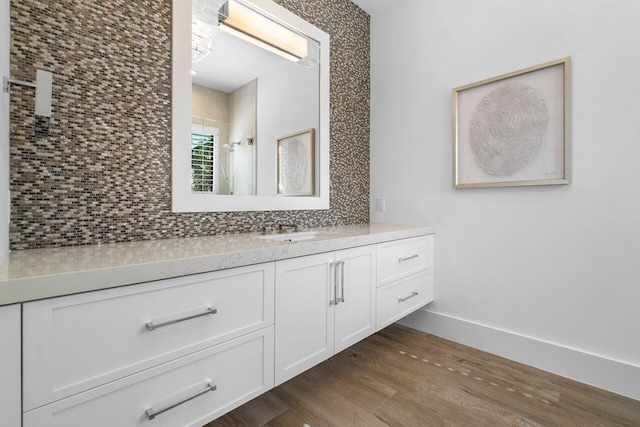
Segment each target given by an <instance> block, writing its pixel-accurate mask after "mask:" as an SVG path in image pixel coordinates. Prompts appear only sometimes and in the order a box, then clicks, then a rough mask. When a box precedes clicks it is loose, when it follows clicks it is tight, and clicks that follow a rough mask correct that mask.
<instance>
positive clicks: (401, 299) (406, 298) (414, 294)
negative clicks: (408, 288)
mask: <svg viewBox="0 0 640 427" xmlns="http://www.w3.org/2000/svg"><path fill="white" fill-rule="evenodd" d="M416 295H418V293H417V292H416V291H413V292H411V295H408V296H406V297H404V298H403V297H398V304H400V303H402V302H405V301H406V300H408V299H409V298H413V297H415V296H416Z"/></svg>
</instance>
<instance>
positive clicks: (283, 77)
mask: <svg viewBox="0 0 640 427" xmlns="http://www.w3.org/2000/svg"><path fill="white" fill-rule="evenodd" d="M319 73H320V67H319V66H318V65H316V66H313V67H305V66H302V65H300V64H298V63H295V62H287V63H286V64H285V65H283V66H281V67H280V68H278V69H277V70H276V71H275V72H270V73H268V74H266V75H264V76H261V77H260V78H258V139H257V148H258V158H259V159H260V164H259V165H258V194H260V195H265V196H266V195H275V194H276V193H277V184H276V181H277V170H276V164H277V159H276V142H277V140H278V138H282V137H283V136H286V135H290V134H292V133H296V132H300V131H303V130H306V129H310V128H314V129H315V130H316V144H315V148H316V159H318V152H319V151H318V148H319V144H318V143H317V141H318V140H319V131H320V129H319V121H320V104H319V102H318V100H319V99H320V86H319V85H318V81H319V77H318V76H319ZM264 165H267V166H264ZM316 176H317V175H316ZM316 181H319V180H318V179H316ZM318 185H319V182H316V190H317V187H318ZM316 194H317V193H316Z"/></svg>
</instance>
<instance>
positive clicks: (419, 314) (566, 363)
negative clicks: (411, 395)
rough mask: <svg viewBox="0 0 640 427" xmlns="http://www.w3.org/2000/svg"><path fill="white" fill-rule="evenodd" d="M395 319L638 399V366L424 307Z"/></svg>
mask: <svg viewBox="0 0 640 427" xmlns="http://www.w3.org/2000/svg"><path fill="white" fill-rule="evenodd" d="M398 323H400V324H401V325H405V326H408V327H410V328H413V329H417V330H419V331H423V332H426V333H429V334H432V335H435V336H438V337H441V338H444V339H447V340H450V341H455V342H457V343H460V344H464V345H467V346H470V347H474V348H477V349H480V350H483V351H486V352H488V353H492V354H496V355H498V356H502V357H505V358H507V359H511V360H515V361H516V362H520V363H524V364H526V365H529V366H533V367H536V368H539V369H542V370H545V371H548V372H552V373H554V374H557V375H561V376H563V377H567V378H571V379H573V380H576V381H580V382H582V383H586V384H590V385H593V386H595V387H598V388H601V389H604V390H609V391H611V392H614V393H617V394H621V395H623V396H627V397H630V398H632V399H636V400H640V367H639V366H635V365H631V364H628V363H625V362H621V361H618V360H613V359H610V358H607V357H603V356H599V355H597V354H592V353H588V352H585V351H583V350H579V349H575V348H571V347H567V346H564V345H561V344H558V343H553V342H548V341H544V340H540V339H537V338H532V337H528V336H525V335H521V334H517V333H514V332H510V331H505V330H502V329H497V328H494V327H491V326H487V325H482V324H479V323H475V322H470V321H468V320H464V319H460V318H456V317H452V316H448V315H445V314H440V313H434V312H431V311H428V310H427V309H422V310H418V311H416V312H414V313H413V314H411V315H409V316H407V317H405V318H404V319H402V320H400V321H399V322H398Z"/></svg>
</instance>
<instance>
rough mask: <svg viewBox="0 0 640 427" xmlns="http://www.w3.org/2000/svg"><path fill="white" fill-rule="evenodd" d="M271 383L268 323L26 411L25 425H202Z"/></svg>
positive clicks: (66, 426) (253, 395)
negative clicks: (255, 330) (244, 333)
mask: <svg viewBox="0 0 640 427" xmlns="http://www.w3.org/2000/svg"><path fill="white" fill-rule="evenodd" d="M272 387H273V327H269V328H266V329H263V330H260V331H257V332H253V333H251V334H248V335H244V336H242V337H240V338H236V339H234V340H231V341H228V342H226V343H224V344H220V345H218V346H214V347H211V348H208V349H205V350H203V351H200V352H197V353H194V354H191V355H189V356H186V357H183V358H181V359H178V360H174V361H172V362H169V363H166V364H164V365H160V366H157V367H155V368H152V369H149V370H146V371H143V372H140V373H138V374H135V375H131V376H129V377H126V378H123V379H121V380H118V381H115V382H113V383H109V384H107V385H104V386H101V387H98V388H95V389H92V390H89V391H86V392H84V393H80V394H78V395H75V396H72V397H69V398H66V399H63V400H60V401H58V402H55V403H52V404H50V405H46V406H43V407H40V408H37V409H34V410H32V411H29V412H26V413H25V414H24V416H23V421H24V424H23V425H24V426H25V427H71V426H93V427H113V426H122V427H133V426H145V425H153V426H155V427H164V426H166V427H176V426H193V427H200V426H202V425H204V424H206V423H207V422H209V421H211V420H213V419H214V418H217V417H218V416H220V415H222V414H224V413H226V412H228V411H230V410H232V409H234V408H236V407H237V406H240V405H241V404H243V403H245V402H247V401H249V400H250V399H252V398H254V397H256V396H258V395H260V394H262V393H263V392H265V391H267V390H269V389H270V388H272ZM190 398H191V399H190ZM174 405H175V406H174ZM171 407H173V408H172V409H167V408H171ZM164 410H166V411H164ZM148 413H149V414H154V415H155V418H153V419H152V420H149V415H148Z"/></svg>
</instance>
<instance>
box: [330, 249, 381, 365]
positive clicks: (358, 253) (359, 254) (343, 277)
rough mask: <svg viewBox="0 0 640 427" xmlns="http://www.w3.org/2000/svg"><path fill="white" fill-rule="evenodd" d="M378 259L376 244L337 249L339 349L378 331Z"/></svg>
mask: <svg viewBox="0 0 640 427" xmlns="http://www.w3.org/2000/svg"><path fill="white" fill-rule="evenodd" d="M375 259H376V247H375V246H364V247H360V248H354V249H347V250H344V251H340V252H337V253H336V260H338V262H339V265H338V276H339V280H338V303H337V305H336V307H335V347H336V348H335V351H336V353H338V352H340V351H342V350H344V349H345V348H347V347H350V346H352V345H353V344H355V343H357V342H358V341H360V340H362V339H364V338H366V337H368V336H369V335H371V334H372V333H374V332H375V322H376V312H375V307H376V292H375V290H376V280H375V279H376V278H375V266H376V262H375ZM342 263H344V264H342Z"/></svg>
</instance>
